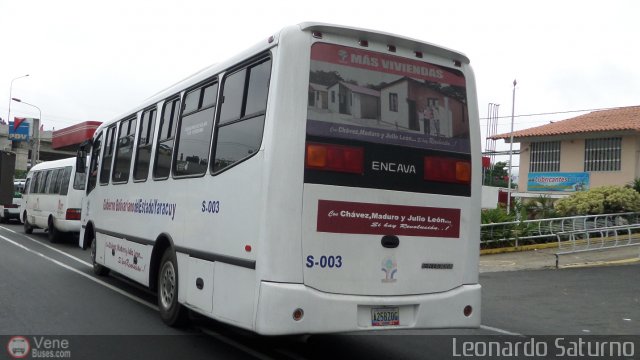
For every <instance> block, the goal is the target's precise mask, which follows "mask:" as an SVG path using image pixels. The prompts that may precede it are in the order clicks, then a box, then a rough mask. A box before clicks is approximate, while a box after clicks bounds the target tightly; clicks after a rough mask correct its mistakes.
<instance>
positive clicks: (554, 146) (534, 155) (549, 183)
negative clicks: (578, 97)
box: [491, 106, 640, 193]
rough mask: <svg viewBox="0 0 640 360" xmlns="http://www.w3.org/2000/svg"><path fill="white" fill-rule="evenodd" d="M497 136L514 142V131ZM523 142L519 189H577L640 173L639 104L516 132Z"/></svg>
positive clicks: (625, 179)
mask: <svg viewBox="0 0 640 360" xmlns="http://www.w3.org/2000/svg"><path fill="white" fill-rule="evenodd" d="M491 138H492V139H503V140H505V142H509V141H510V139H511V133H504V134H499V135H495V136H492V137H491ZM513 142H517V143H520V171H519V181H518V189H519V191H521V192H523V191H528V192H537V191H541V192H547V193H557V192H573V191H579V190H585V189H588V188H593V187H597V186H603V185H626V184H628V183H630V182H632V181H633V180H634V179H635V178H638V177H640V106H630V107H623V108H615V109H608V110H600V111H594V112H591V113H588V114H585V115H580V116H577V117H574V118H571V119H566V120H562V121H557V122H552V123H550V124H546V125H542V126H538V127H533V128H529V129H524V130H519V131H514V132H513Z"/></svg>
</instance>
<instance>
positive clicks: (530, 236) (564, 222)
mask: <svg viewBox="0 0 640 360" xmlns="http://www.w3.org/2000/svg"><path fill="white" fill-rule="evenodd" d="M634 224H640V213H637V212H628V213H618V214H601V215H586V216H571V217H561V218H551V219H539V220H524V221H512V222H504V223H494V224H482V225H480V236H481V240H480V244H481V246H484V247H488V246H493V245H495V244H496V243H500V242H513V243H514V245H515V246H520V245H523V244H525V243H530V242H534V241H536V242H548V241H554V240H555V239H556V237H557V234H558V233H561V232H562V233H567V232H583V233H584V231H585V230H591V229H601V228H607V227H612V226H628V225H634Z"/></svg>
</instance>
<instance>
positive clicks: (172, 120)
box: [153, 98, 180, 180]
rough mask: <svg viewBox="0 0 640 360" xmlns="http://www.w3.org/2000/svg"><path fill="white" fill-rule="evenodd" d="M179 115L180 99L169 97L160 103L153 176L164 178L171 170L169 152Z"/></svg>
mask: <svg viewBox="0 0 640 360" xmlns="http://www.w3.org/2000/svg"><path fill="white" fill-rule="evenodd" d="M179 115H180V99H178V98H175V99H170V100H167V101H165V103H164V105H162V114H161V115H160V124H159V125H158V126H159V127H160V129H158V139H157V141H158V144H157V146H156V155H155V161H154V163H153V178H154V179H155V180H164V179H166V178H168V177H169V174H170V171H171V154H173V140H174V136H175V135H174V134H175V128H176V124H177V123H178V116H179Z"/></svg>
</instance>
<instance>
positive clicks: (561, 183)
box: [527, 172, 589, 192]
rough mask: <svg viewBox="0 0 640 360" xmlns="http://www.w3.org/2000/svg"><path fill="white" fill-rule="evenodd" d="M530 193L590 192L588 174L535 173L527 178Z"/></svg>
mask: <svg viewBox="0 0 640 360" xmlns="http://www.w3.org/2000/svg"><path fill="white" fill-rule="evenodd" d="M527 190H528V191H564V192H575V191H583V190H589V173H586V172H535V173H529V175H528V178H527Z"/></svg>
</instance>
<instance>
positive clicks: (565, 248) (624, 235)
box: [554, 224, 640, 269]
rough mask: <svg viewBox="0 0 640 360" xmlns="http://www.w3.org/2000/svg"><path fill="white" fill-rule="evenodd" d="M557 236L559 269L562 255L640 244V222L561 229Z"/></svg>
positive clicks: (557, 262)
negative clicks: (569, 229) (571, 229)
mask: <svg viewBox="0 0 640 360" xmlns="http://www.w3.org/2000/svg"><path fill="white" fill-rule="evenodd" d="M556 237H557V239H558V250H559V251H558V252H556V253H555V254H554V255H555V256H556V269H557V268H558V266H559V263H560V255H566V254H573V253H580V252H586V251H595V250H606V249H617V248H623V247H629V246H638V245H640V224H627V225H618V226H607V227H598V228H592V229H582V230H573V231H561V232H558V233H557V234H556Z"/></svg>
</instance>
